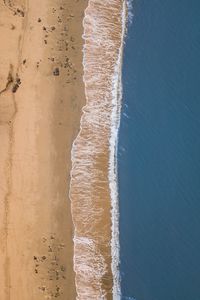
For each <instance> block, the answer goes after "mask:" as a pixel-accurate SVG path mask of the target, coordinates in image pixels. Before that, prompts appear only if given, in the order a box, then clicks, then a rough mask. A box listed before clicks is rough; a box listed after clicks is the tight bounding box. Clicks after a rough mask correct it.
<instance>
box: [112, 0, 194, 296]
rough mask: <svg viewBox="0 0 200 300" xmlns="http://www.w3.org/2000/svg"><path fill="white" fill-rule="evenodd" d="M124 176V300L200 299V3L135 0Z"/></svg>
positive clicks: (121, 164) (121, 154) (126, 78)
mask: <svg viewBox="0 0 200 300" xmlns="http://www.w3.org/2000/svg"><path fill="white" fill-rule="evenodd" d="M133 14H134V17H133V20H132V23H130V24H129V28H128V35H127V38H126V45H125V51H124V65H123V107H122V117H121V125H120V132H119V146H118V149H119V150H118V174H119V175H118V176H119V198H120V249H121V250H120V252H121V254H120V255H121V264H120V274H121V288H122V300H125V299H136V300H199V299H200V1H199V0H133Z"/></svg>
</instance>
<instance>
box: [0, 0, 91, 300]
mask: <svg viewBox="0 0 200 300" xmlns="http://www.w3.org/2000/svg"><path fill="white" fill-rule="evenodd" d="M86 5H87V0H40V1H39V0H1V1H0V39H1V45H0V299H1V300H32V299H33V300H40V299H63V300H73V299H75V298H76V294H75V285H74V273H73V264H72V259H73V245H72V235H73V226H72V221H71V213H70V201H69V197H68V192H69V176H70V174H69V172H70V168H71V158H70V152H71V145H72V142H73V140H74V138H75V136H76V135H77V132H78V130H79V121H80V115H81V107H82V106H83V104H84V102H85V99H84V87H83V83H82V43H83V41H82V38H81V35H82V31H83V29H82V19H83V13H84V9H85V7H86Z"/></svg>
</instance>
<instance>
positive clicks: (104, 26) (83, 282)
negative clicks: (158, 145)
mask: <svg viewBox="0 0 200 300" xmlns="http://www.w3.org/2000/svg"><path fill="white" fill-rule="evenodd" d="M83 27H84V34H83V38H84V40H85V44H84V48H83V67H84V76H83V80H84V83H85V95H86V105H85V107H84V108H83V114H82V117H81V123H80V132H79V134H78V136H77V138H76V139H75V141H74V143H73V147H72V154H71V157H72V170H71V182H70V199H71V207H72V219H73V223H74V270H75V273H76V275H75V281H76V289H77V300H89V299H90V300H92V299H94V300H100V299H101V300H103V299H107V296H108V293H110V291H108V290H107V289H108V287H109V282H112V281H113V286H112V294H113V299H114V300H118V299H120V295H121V291H120V276H119V207H118V185H117V159H116V157H117V136H118V128H119V122H120V110H121V98H122V84H121V67H122V52H123V39H124V35H125V27H126V3H125V0H89V2H88V7H87V8H86V10H85V17H84V20H83ZM106 153H108V158H106V157H107V156H106ZM99 162H100V164H99ZM102 162H103V163H102ZM102 165H103V167H102ZM107 199H110V206H109V203H108V202H107ZM109 207H111V224H112V226H111V227H112V228H111V229H110V230H111V241H110V234H109V230H108V225H109V223H110V222H109V221H106V220H104V218H105V217H107V219H108V218H109V211H108V208H109ZM109 249H110V250H109ZM109 251H110V254H109ZM109 255H111V258H110V259H109ZM109 261H111V265H109V264H108V262H109ZM110 269H111V271H112V279H111V278H108V275H109V270H110Z"/></svg>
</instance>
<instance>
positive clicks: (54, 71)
mask: <svg viewBox="0 0 200 300" xmlns="http://www.w3.org/2000/svg"><path fill="white" fill-rule="evenodd" d="M53 75H54V76H59V75H60V70H59V68H55V69H54V70H53Z"/></svg>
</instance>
